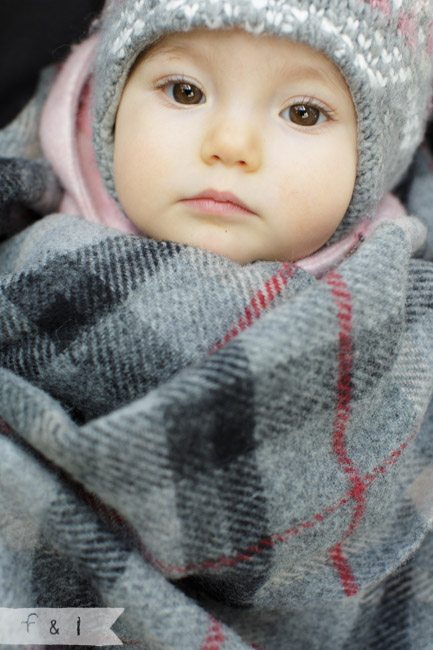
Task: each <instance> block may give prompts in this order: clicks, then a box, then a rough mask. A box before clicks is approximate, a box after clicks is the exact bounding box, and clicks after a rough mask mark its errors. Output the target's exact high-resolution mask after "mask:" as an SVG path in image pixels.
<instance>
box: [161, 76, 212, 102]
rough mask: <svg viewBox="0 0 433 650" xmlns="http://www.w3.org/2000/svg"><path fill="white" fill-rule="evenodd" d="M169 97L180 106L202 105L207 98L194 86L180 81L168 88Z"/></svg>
mask: <svg viewBox="0 0 433 650" xmlns="http://www.w3.org/2000/svg"><path fill="white" fill-rule="evenodd" d="M166 93H167V95H168V96H169V97H170V98H171V99H173V100H174V101H175V102H177V103H178V104H202V103H203V102H204V101H205V96H204V94H203V92H202V91H201V90H200V88H197V86H195V85H194V84H191V83H188V82H185V81H182V82H180V81H178V82H176V83H171V84H169V85H167V86H166Z"/></svg>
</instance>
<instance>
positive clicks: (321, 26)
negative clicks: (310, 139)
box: [94, 0, 433, 240]
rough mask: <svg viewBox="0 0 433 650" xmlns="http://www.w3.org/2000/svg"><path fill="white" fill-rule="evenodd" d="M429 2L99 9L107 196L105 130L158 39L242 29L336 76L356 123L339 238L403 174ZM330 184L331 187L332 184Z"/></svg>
mask: <svg viewBox="0 0 433 650" xmlns="http://www.w3.org/2000/svg"><path fill="white" fill-rule="evenodd" d="M432 24H433V0H314V1H311V0H308V1H307V0H107V2H106V6H105V9H104V11H103V14H102V20H101V41H100V46H99V51H98V56H97V60H96V64H95V65H96V68H95V114H94V120H95V121H94V141H95V148H96V155H97V160H98V164H99V167H100V170H101V172H102V175H103V178H104V181H105V183H106V185H107V187H108V189H109V191H110V192H111V193H112V194H113V195H114V196H115V189H114V182H113V172H112V163H113V126H114V122H115V117H116V111H117V108H118V105H119V102H120V98H121V94H122V90H123V87H124V84H125V81H126V79H127V77H128V73H129V71H130V69H131V67H132V65H133V64H134V62H135V60H136V59H137V57H138V56H139V54H140V53H141V52H142V51H143V50H144V49H145V48H146V47H148V46H149V45H151V44H152V43H154V42H155V41H157V40H158V39H159V38H161V37H162V36H163V35H165V34H169V33H173V32H185V31H189V30H191V29H194V28H203V27H204V28H207V29H230V28H234V27H238V28H242V29H244V30H246V31H247V32H250V33H253V34H263V33H266V34H274V35H277V36H280V37H284V38H289V39H292V40H297V41H301V42H304V43H307V44H309V45H310V46H312V47H313V48H316V49H318V50H322V51H323V52H324V53H325V54H326V55H327V57H328V58H329V59H331V61H333V62H334V63H335V64H336V65H337V66H338V67H339V68H340V70H341V72H342V74H343V76H344V77H345V79H346V82H347V85H348V87H349V89H350V91H351V93H352V98H353V101H354V104H355V107H356V111H357V116H358V155H359V157H358V173H357V180H356V184H355V189H354V193H353V197H352V201H351V203H350V206H349V209H348V211H347V213H346V215H345V217H344V219H343V222H342V224H341V225H340V226H339V228H338V230H337V233H336V235H334V237H333V238H332V239H333V240H334V239H335V238H338V237H340V236H341V235H342V234H344V233H346V232H347V231H348V230H350V228H351V227H353V225H354V224H355V223H356V222H357V221H358V219H359V218H361V217H364V216H371V215H372V214H373V213H374V211H375V208H376V206H377V203H378V201H379V200H380V199H381V198H382V197H383V195H384V194H385V193H386V192H387V191H388V190H390V189H392V188H393V187H394V186H395V185H396V184H397V183H398V181H399V180H400V179H401V177H402V176H403V175H404V173H405V171H406V170H407V168H408V166H409V164H410V162H411V159H412V157H413V154H414V152H415V150H416V148H417V146H418V145H419V143H420V141H421V140H422V138H423V133H424V129H425V123H426V119H427V117H428V113H429V110H430V107H431V104H430V98H431V89H432V62H433V55H432V50H433V29H432ZM336 182H338V179H336Z"/></svg>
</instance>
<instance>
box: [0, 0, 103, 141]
mask: <svg viewBox="0 0 433 650" xmlns="http://www.w3.org/2000/svg"><path fill="white" fill-rule="evenodd" d="M103 4H104V0H0V128H1V127H3V126H5V125H6V124H7V123H8V122H10V121H11V120H12V119H13V117H14V116H15V115H16V114H17V113H18V112H19V111H20V110H21V108H23V106H24V105H25V104H26V103H27V101H28V100H29V99H30V97H31V96H32V93H33V91H34V88H35V85H36V81H37V78H38V74H39V71H40V69H41V68H43V67H44V66H46V65H49V64H50V63H58V62H59V61H62V60H63V59H64V58H65V57H66V55H67V54H68V51H69V46H70V44H71V43H74V42H78V41H79V40H81V39H82V38H83V37H84V36H85V35H86V33H87V29H88V26H89V24H90V22H91V21H92V19H93V18H94V17H95V16H96V15H97V14H98V13H99V11H100V9H101V8H102V6H103Z"/></svg>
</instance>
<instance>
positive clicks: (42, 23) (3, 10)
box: [0, 0, 433, 150]
mask: <svg viewBox="0 0 433 650" xmlns="http://www.w3.org/2000/svg"><path fill="white" fill-rule="evenodd" d="M103 4H104V0H0V128H1V127H3V126H5V125H6V124H7V123H8V122H10V121H11V120H12V119H13V117H14V116H15V115H16V114H17V113H18V112H19V111H20V110H21V108H22V107H23V106H24V105H25V104H26V102H27V101H28V100H29V99H30V97H31V95H32V93H33V90H34V88H35V85H36V81H37V78H38V73H39V70H40V69H41V68H43V67H44V66H46V65H48V64H50V63H56V62H57V63H58V62H59V61H62V60H63V59H64V58H65V57H66V55H67V53H68V51H69V46H70V44H71V43H74V42H77V41H79V40H81V39H82V38H83V37H84V36H85V35H86V32H87V29H88V26H89V24H90V22H91V21H92V19H93V18H94V17H95V16H96V15H97V14H98V13H99V11H100V9H101V8H102V6H103ZM408 119H410V115H408ZM428 141H429V143H430V146H431V148H432V150H433V125H432V124H430V127H429V131H428Z"/></svg>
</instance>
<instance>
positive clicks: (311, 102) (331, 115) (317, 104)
mask: <svg viewBox="0 0 433 650" xmlns="http://www.w3.org/2000/svg"><path fill="white" fill-rule="evenodd" d="M301 105H305V106H312V107H313V108H317V109H318V110H319V111H320V112H321V113H323V115H325V117H327V118H328V119H330V120H333V119H336V111H335V110H333V109H332V108H330V107H329V106H327V105H326V104H324V103H323V102H321V101H320V100H319V99H316V98H315V97H302V98H300V100H298V99H295V100H294V101H291V102H290V106H301ZM290 106H288V107H287V108H290Z"/></svg>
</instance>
